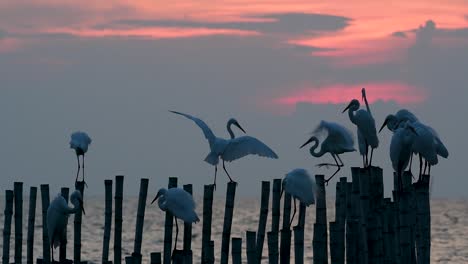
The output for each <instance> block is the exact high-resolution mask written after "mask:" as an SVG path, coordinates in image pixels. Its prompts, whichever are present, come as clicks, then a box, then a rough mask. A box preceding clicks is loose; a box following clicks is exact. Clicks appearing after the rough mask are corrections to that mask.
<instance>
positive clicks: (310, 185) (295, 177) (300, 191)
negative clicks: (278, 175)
mask: <svg viewBox="0 0 468 264" xmlns="http://www.w3.org/2000/svg"><path fill="white" fill-rule="evenodd" d="M282 184H283V188H282V189H281V196H283V192H286V193H288V194H290V195H291V197H292V198H293V201H294V212H293V215H292V217H291V221H290V222H289V226H291V224H292V222H293V219H294V216H295V215H296V199H298V200H299V201H300V202H302V203H304V204H305V205H306V206H309V205H311V204H315V192H316V186H315V180H314V179H313V178H312V177H310V175H309V173H308V172H307V171H306V170H305V169H294V170H292V171H291V172H289V173H288V174H286V176H285V177H284V179H283V183H282Z"/></svg>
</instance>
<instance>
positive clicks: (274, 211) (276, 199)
mask: <svg viewBox="0 0 468 264" xmlns="http://www.w3.org/2000/svg"><path fill="white" fill-rule="evenodd" d="M281 181H282V180H281V179H274V180H273V197H272V201H271V203H272V207H271V231H273V232H276V233H278V232H279V224H280V213H281V212H280V202H281Z"/></svg>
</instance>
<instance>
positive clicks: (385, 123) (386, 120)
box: [379, 118, 388, 133]
mask: <svg viewBox="0 0 468 264" xmlns="http://www.w3.org/2000/svg"><path fill="white" fill-rule="evenodd" d="M387 123H388V118H385V121H384V122H383V124H382V126H381V127H380V129H379V133H380V131H382V129H383V128H384V127H385V126H386V125H387Z"/></svg>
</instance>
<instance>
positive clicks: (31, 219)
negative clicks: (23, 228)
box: [26, 187, 37, 264]
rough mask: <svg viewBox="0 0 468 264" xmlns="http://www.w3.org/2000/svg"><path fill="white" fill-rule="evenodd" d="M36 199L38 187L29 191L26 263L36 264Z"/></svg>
mask: <svg viewBox="0 0 468 264" xmlns="http://www.w3.org/2000/svg"><path fill="white" fill-rule="evenodd" d="M36 197H37V187H31V188H30V189H29V214H28V238H27V239H28V240H27V248H26V263H27V264H33V263H34V225H35V221H36Z"/></svg>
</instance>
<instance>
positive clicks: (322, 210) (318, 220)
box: [312, 175, 328, 264]
mask: <svg viewBox="0 0 468 264" xmlns="http://www.w3.org/2000/svg"><path fill="white" fill-rule="evenodd" d="M315 183H316V184H317V199H316V206H315V209H316V213H315V214H316V216H315V224H314V237H313V240H312V248H313V250H314V264H322V263H323V264H326V263H328V238H327V204H326V193H325V178H324V175H315Z"/></svg>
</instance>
